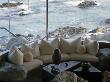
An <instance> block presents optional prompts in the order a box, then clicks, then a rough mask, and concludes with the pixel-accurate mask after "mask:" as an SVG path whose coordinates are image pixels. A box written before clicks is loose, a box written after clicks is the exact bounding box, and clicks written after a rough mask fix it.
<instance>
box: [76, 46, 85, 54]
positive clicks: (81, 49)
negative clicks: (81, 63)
mask: <svg viewBox="0 0 110 82" xmlns="http://www.w3.org/2000/svg"><path fill="white" fill-rule="evenodd" d="M76 52H77V53H79V54H85V53H86V47H85V45H82V44H80V45H78V46H77V49H76Z"/></svg>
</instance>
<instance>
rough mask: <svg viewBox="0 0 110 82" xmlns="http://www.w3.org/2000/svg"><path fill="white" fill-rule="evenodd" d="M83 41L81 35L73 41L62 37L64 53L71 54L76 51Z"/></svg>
mask: <svg viewBox="0 0 110 82" xmlns="http://www.w3.org/2000/svg"><path fill="white" fill-rule="evenodd" d="M80 43H81V37H80V38H77V39H75V40H73V41H72V42H69V41H66V40H64V39H62V38H61V39H60V50H61V52H62V53H66V54H71V53H74V52H76V48H77V45H79V44H80Z"/></svg>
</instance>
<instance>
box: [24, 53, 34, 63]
mask: <svg viewBox="0 0 110 82" xmlns="http://www.w3.org/2000/svg"><path fill="white" fill-rule="evenodd" d="M23 60H24V62H30V61H32V60H33V54H32V53H31V52H26V53H25V54H24V57H23Z"/></svg>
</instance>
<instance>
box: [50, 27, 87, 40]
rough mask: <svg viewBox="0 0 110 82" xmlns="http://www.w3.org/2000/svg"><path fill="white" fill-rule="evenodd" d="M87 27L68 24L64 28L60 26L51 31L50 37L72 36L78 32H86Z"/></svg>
mask: <svg viewBox="0 0 110 82" xmlns="http://www.w3.org/2000/svg"><path fill="white" fill-rule="evenodd" d="M86 32H87V29H86V28H84V27H70V26H66V27H63V28H58V29H56V30H54V31H52V32H49V38H52V37H63V38H70V37H73V36H75V35H77V34H82V33H86Z"/></svg>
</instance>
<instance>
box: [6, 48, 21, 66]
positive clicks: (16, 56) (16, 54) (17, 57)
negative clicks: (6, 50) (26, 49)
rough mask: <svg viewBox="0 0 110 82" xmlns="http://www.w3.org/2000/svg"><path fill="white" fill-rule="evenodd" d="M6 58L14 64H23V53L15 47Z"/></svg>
mask: <svg viewBox="0 0 110 82" xmlns="http://www.w3.org/2000/svg"><path fill="white" fill-rule="evenodd" d="M8 59H9V61H11V62H12V63H14V64H17V65H23V53H22V52H21V51H20V50H19V49H18V48H17V47H15V48H14V51H13V52H12V53H11V54H9V55H8Z"/></svg>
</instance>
